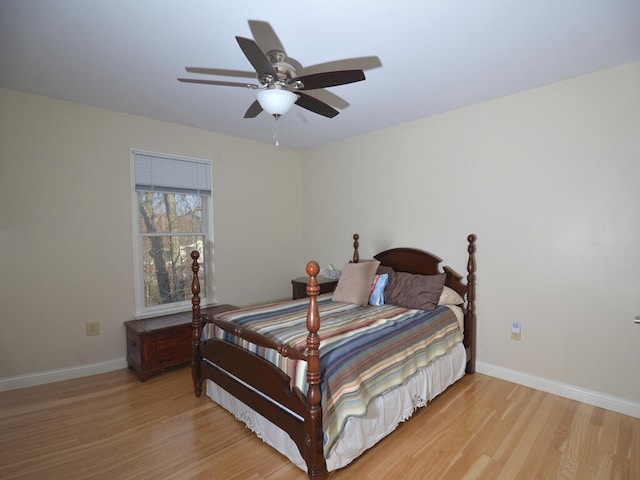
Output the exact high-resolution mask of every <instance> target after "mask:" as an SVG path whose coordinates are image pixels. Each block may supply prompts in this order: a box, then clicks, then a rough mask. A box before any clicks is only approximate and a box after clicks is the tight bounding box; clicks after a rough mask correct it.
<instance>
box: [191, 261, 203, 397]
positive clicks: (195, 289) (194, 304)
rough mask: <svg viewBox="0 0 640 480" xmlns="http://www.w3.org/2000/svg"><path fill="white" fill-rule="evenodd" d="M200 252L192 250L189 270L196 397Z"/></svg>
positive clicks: (199, 385) (199, 382)
mask: <svg viewBox="0 0 640 480" xmlns="http://www.w3.org/2000/svg"><path fill="white" fill-rule="evenodd" d="M198 258H200V252H198V251H197V250H194V251H192V252H191V259H192V260H193V262H191V271H192V272H193V280H192V281H191V294H192V295H193V296H192V297H191V330H192V335H191V365H192V368H191V375H192V377H193V389H194V390H195V394H196V397H199V396H200V395H201V394H202V379H201V375H200V362H199V361H198V358H197V355H198V350H199V347H200V335H201V334H202V323H201V322H200V280H199V279H198V271H199V270H200V264H199V263H198Z"/></svg>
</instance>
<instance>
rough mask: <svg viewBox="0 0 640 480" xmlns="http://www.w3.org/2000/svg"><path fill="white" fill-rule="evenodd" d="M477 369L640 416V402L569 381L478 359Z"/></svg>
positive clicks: (545, 390) (574, 398)
mask: <svg viewBox="0 0 640 480" xmlns="http://www.w3.org/2000/svg"><path fill="white" fill-rule="evenodd" d="M476 371H477V372H478V373H483V374H485V375H489V376H491V377H496V378H500V379H502V380H507V381H509V382H513V383H517V384H519V385H524V386H525V387H531V388H535V389H536V390H542V391H543V392H547V393H552V394H554V395H559V396H561V397H565V398H570V399H571V400H577V401H578V402H582V403H586V404H588V405H594V406H596V407H601V408H606V409H607V410H612V411H614V412H618V413H622V414H624V415H629V416H631V417H636V418H640V403H636V402H631V401H629V400H625V399H623V398H619V397H613V396H611V395H607V394H605V393H601V392H596V391H593V390H587V389H584V388H580V387H576V386H574V385H570V384H568V383H562V382H558V381H555V380H551V379H549V378H544V377H538V376H536V375H531V374H528V373H524V372H519V371H517V370H511V369H509V368H504V367H499V366H497V365H491V364H490V363H484V362H480V361H476Z"/></svg>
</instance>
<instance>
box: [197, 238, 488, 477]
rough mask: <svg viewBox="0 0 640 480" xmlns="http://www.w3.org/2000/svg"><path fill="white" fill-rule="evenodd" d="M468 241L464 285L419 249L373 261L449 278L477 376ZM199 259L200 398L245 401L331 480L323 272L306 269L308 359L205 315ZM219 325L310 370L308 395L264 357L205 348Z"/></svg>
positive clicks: (222, 346) (315, 473) (216, 344)
mask: <svg viewBox="0 0 640 480" xmlns="http://www.w3.org/2000/svg"><path fill="white" fill-rule="evenodd" d="M467 241H468V247H467V251H468V261H467V277H466V281H464V280H463V278H462V277H461V276H460V275H458V274H457V273H456V272H455V271H453V270H452V269H451V268H449V267H446V266H445V267H444V268H443V269H442V270H440V262H441V261H442V260H441V259H440V258H438V257H437V256H435V255H433V254H431V253H428V252H426V251H423V250H418V249H413V248H394V249H390V250H385V251H383V252H380V253H378V254H376V255H375V256H374V258H375V259H376V260H378V261H380V264H381V265H384V266H387V267H391V268H392V269H393V270H394V271H396V272H407V273H413V274H420V275H436V274H440V273H445V274H446V281H445V285H446V286H448V287H450V288H452V289H453V290H455V291H456V292H457V293H458V294H459V295H460V296H461V297H462V298H463V299H464V300H465V303H464V308H463V311H464V339H463V343H464V349H465V351H466V367H465V366H464V365H463V367H464V369H465V372H466V373H467V374H471V373H474V372H475V328H476V315H475V271H476V262H475V250H476V247H475V241H476V236H475V235H473V234H471V235H469V236H468V237H467ZM198 257H199V254H198V252H196V251H194V252H192V254H191V258H192V260H193V263H192V271H193V283H192V288H191V290H192V294H193V298H192V312H193V323H192V325H193V358H192V377H193V385H194V390H195V394H196V396H198V397H200V396H201V394H202V385H203V382H204V381H205V380H207V379H208V380H211V381H212V382H213V383H215V384H216V385H217V386H219V387H220V388H221V389H223V390H225V391H226V392H228V393H229V394H230V395H231V396H233V397H235V398H237V399H239V400H240V401H241V402H243V403H244V404H245V405H247V406H248V407H249V408H251V409H253V410H254V411H255V412H257V413H259V414H260V415H262V416H263V417H264V418H266V419H268V420H269V421H270V422H271V423H273V424H274V425H275V426H277V427H279V428H280V429H282V430H283V431H284V432H286V433H287V434H288V435H289V437H290V439H291V440H292V441H293V442H294V443H295V445H296V446H297V449H298V450H299V452H300V454H301V456H302V458H303V459H304V462H305V463H306V468H307V473H308V476H309V478H311V479H323V478H326V477H327V476H328V475H329V473H328V470H327V464H326V461H325V457H324V449H323V424H322V408H323V406H322V404H321V391H320V384H321V380H322V378H321V371H320V352H319V346H320V342H321V337H322V329H321V318H320V314H319V311H318V300H317V296H318V292H319V287H318V284H317V281H316V276H317V275H318V273H319V266H318V264H317V263H316V262H315V261H310V262H309V263H308V264H307V267H306V272H307V274H308V275H309V282H308V285H307V294H308V295H309V299H308V308H307V314H306V327H307V330H308V335H307V337H306V352H305V353H300V351H299V350H297V349H294V348H290V346H289V345H287V344H281V343H277V342H274V341H273V340H272V339H270V338H268V337H266V336H264V335H261V334H259V333H257V332H254V331H252V330H249V329H247V328H245V327H242V326H238V325H236V324H234V323H231V322H227V321H225V320H220V319H218V318H212V317H211V316H210V315H206V314H202V315H201V312H200V296H199V294H200V283H199V280H198V270H199V264H198ZM358 261H359V254H358V235H357V234H356V235H354V254H353V260H352V262H355V263H357V262H358ZM210 323H213V324H215V326H216V327H218V328H219V329H222V330H224V331H225V332H227V333H230V334H233V335H235V336H237V337H241V338H243V339H245V340H247V341H249V342H251V343H253V344H255V345H257V346H259V347H264V348H268V349H274V350H276V351H277V352H279V353H280V355H282V356H283V357H287V358H292V359H297V360H302V361H306V362H307V371H306V381H307V384H308V389H307V394H306V395H305V394H303V393H302V391H301V390H300V389H299V388H297V387H292V382H291V379H290V377H289V376H288V375H287V374H285V373H284V372H283V371H282V370H280V369H279V368H278V367H276V366H275V365H273V364H272V363H270V362H269V361H267V360H265V359H263V358H261V357H260V356H258V355H256V354H254V353H251V352H250V351H248V350H245V349H243V348H241V347H239V346H237V345H235V344H233V343H229V342H226V341H224V340H221V339H218V338H211V339H208V340H204V341H203V340H202V332H203V329H204V327H205V326H206V325H207V324H210Z"/></svg>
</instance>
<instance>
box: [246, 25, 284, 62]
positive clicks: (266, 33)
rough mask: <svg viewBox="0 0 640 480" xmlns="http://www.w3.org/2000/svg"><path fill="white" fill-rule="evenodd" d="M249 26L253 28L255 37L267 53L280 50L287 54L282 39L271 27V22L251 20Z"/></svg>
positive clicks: (252, 32) (252, 31)
mask: <svg viewBox="0 0 640 480" xmlns="http://www.w3.org/2000/svg"><path fill="white" fill-rule="evenodd" d="M249 28H250V29H251V34H252V35H253V38H254V39H255V41H256V43H257V44H258V45H259V46H260V48H261V49H262V51H263V52H264V54H265V55H267V54H268V53H269V52H270V51H272V50H278V51H280V52H282V53H284V54H285V55H286V54H287V53H286V51H285V49H284V47H283V46H282V43H281V42H280V39H279V38H278V35H276V32H275V31H274V30H273V28H271V25H269V22H263V21H261V20H249Z"/></svg>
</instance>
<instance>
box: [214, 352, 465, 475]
mask: <svg viewBox="0 0 640 480" xmlns="http://www.w3.org/2000/svg"><path fill="white" fill-rule="evenodd" d="M466 360H467V359H466V354H465V349H464V347H463V345H462V344H461V343H460V344H456V345H455V346H453V347H452V348H451V349H450V350H449V351H448V352H447V353H446V354H445V355H443V356H442V357H439V358H437V359H435V360H434V361H432V362H431V363H430V364H429V365H427V366H426V367H424V368H421V369H420V370H418V372H417V373H416V374H415V375H413V376H412V377H411V378H410V379H409V380H407V382H406V383H405V384H404V385H402V386H401V387H399V388H396V389H394V390H391V391H390V392H387V393H385V394H383V395H381V396H379V397H376V398H375V399H373V400H372V401H371V403H370V404H369V408H368V409H367V415H366V416H365V417H362V418H349V419H348V420H347V424H346V426H345V429H344V433H343V435H342V436H341V437H340V439H338V440H337V442H336V444H335V446H334V448H333V450H332V451H331V453H330V455H329V456H328V457H327V458H326V461H327V469H328V470H329V471H330V472H331V471H333V470H337V469H339V468H342V467H344V466H346V465H348V464H349V463H350V462H352V461H353V460H355V459H356V458H357V457H358V456H360V455H361V454H362V453H363V452H364V451H365V450H367V449H369V448H371V447H372V446H374V445H375V444H376V443H378V441H380V440H381V439H383V438H384V437H386V436H387V435H388V434H389V433H391V432H392V431H393V430H395V429H396V428H397V427H398V425H399V424H400V422H403V421H405V420H407V419H408V418H409V417H411V415H413V412H414V411H415V410H416V408H419V407H423V406H425V405H426V404H427V402H429V401H431V400H432V399H434V398H435V397H436V396H437V395H439V394H440V393H442V392H444V391H445V390H446V388H447V387H448V386H449V385H451V384H453V383H455V382H456V381H457V380H459V379H460V378H462V376H463V375H464V369H465V365H466ZM206 388H207V395H208V396H209V397H210V398H211V399H212V400H213V401H214V402H216V403H218V404H219V405H221V406H222V407H224V408H225V409H226V410H228V411H229V412H231V413H232V414H233V415H234V416H235V417H236V418H237V419H238V420H240V421H242V422H244V423H245V425H246V426H247V427H248V428H249V429H251V430H252V431H253V432H255V433H256V435H258V437H259V438H261V439H262V440H263V441H264V442H266V443H268V444H269V445H271V446H272V447H273V448H275V449H276V450H278V451H279V452H280V453H282V454H283V455H285V456H286V457H287V458H289V460H291V462H293V463H294V464H296V465H297V466H298V467H300V468H301V469H302V470H304V471H305V472H306V471H307V465H306V464H305V462H304V460H303V459H302V456H301V455H300V452H299V451H298V448H297V447H296V445H295V443H294V442H293V440H291V438H289V435H288V434H287V433H286V432H285V431H284V430H282V429H281V428H279V427H277V426H276V425H274V424H273V423H271V422H270V421H268V420H267V419H266V418H264V417H263V416H262V415H260V414H259V413H257V412H255V411H254V410H252V409H251V408H249V407H248V406H247V405H245V404H244V403H242V402H241V401H239V400H238V399H236V398H235V397H233V396H231V395H230V394H229V393H227V391H226V390H223V389H222V388H220V387H218V386H217V385H216V384H215V383H213V382H212V381H211V380H207V383H206Z"/></svg>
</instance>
